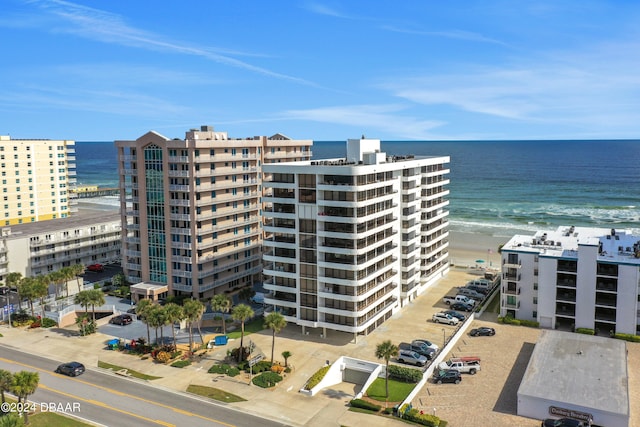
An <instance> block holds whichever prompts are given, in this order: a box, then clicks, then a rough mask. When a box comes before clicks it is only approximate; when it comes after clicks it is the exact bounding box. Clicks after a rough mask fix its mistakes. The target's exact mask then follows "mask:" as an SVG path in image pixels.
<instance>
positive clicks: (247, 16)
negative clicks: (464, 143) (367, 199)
mask: <svg viewBox="0 0 640 427" xmlns="http://www.w3.org/2000/svg"><path fill="white" fill-rule="evenodd" d="M0 40H2V43H0V54H1V57H2V66H1V67H0V82H1V83H0V134H3V135H7V134H9V135H11V136H12V137H13V138H52V139H73V140H78V141H93V140H101V141H109V140H115V139H136V138H138V137H139V136H141V135H143V134H144V133H146V132H147V131H149V130H155V131H157V132H159V133H161V134H163V135H165V136H167V137H170V138H174V137H179V138H182V137H184V132H185V131H186V130H188V129H189V128H193V127H199V126H200V125H203V124H207V125H213V126H214V127H215V129H216V130H220V131H227V132H229V135H230V136H231V137H247V136H253V135H272V134H275V133H277V132H280V133H283V134H285V135H288V136H290V137H292V138H298V139H307V138H308V139H314V140H346V139H347V138H354V137H359V136H360V135H362V134H365V135H367V137H370V138H379V139H383V140H422V139H425V140H429V139H436V140H457V139H464V140H474V139H506V140H508V139H587V138H588V139H607V138H640V132H639V131H640V71H639V70H640V2H637V1H632V0H610V1H590V0H575V1H572V0H566V1H557V0H549V1H529V2H527V1H512V0H504V1H500V0H477V1H475V0H460V1H455V2H444V1H436V0H432V1H427V0H403V1H396V2H392V1H378V0H367V1H364V0H350V1H347V0H343V1H336V0H330V1H264V0H253V1H235V2H231V1H223V0H217V1H214V0H210V1H204V0H203V1H195V0H193V1H189V0H185V1H182V2H177V1H157V0H154V1H147V0H135V1H60V0H24V1H20V0H3V2H2V14H1V15H0Z"/></svg>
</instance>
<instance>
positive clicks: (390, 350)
mask: <svg viewBox="0 0 640 427" xmlns="http://www.w3.org/2000/svg"><path fill="white" fill-rule="evenodd" d="M398 351H399V349H398V346H396V345H395V344H393V343H392V342H391V340H386V341H383V342H381V343H380V344H378V345H377V346H376V357H377V358H378V359H384V361H385V364H386V369H385V377H384V386H385V393H386V395H385V397H389V359H391V358H392V357H394V356H397V355H398Z"/></svg>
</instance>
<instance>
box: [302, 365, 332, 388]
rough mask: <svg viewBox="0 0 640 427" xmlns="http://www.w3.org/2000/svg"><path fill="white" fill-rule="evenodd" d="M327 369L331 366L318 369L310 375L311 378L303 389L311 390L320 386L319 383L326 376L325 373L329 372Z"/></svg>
mask: <svg viewBox="0 0 640 427" xmlns="http://www.w3.org/2000/svg"><path fill="white" fill-rule="evenodd" d="M329 368H331V365H327V366H323V367H322V368H320V369H318V371H317V372H316V373H315V374H313V375H311V378H309V381H307V384H306V385H305V386H304V389H305V390H311V389H312V388H314V387H315V386H317V385H318V384H320V381H322V379H323V378H324V376H325V375H327V372H329Z"/></svg>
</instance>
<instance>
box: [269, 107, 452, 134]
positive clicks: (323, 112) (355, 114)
mask: <svg viewBox="0 0 640 427" xmlns="http://www.w3.org/2000/svg"><path fill="white" fill-rule="evenodd" d="M404 109H405V107H404V106H400V105H349V106H335V107H325V108H311V109H306V110H289V111H284V112H282V113H281V114H280V115H279V118H280V119H282V120H309V121H314V122H321V123H333V124H340V125H349V126H351V127H355V128H360V129H362V132H360V133H363V132H364V133H372V132H371V131H381V132H386V133H389V134H390V135H396V136H397V137H398V138H409V139H428V138H433V135H432V134H431V133H430V131H431V130H432V129H434V128H437V127H438V126H441V125H443V124H444V123H442V122H438V121H433V120H422V119H418V118H416V117H411V116H403V115H401V114H398V113H400V112H401V111H403V110H404Z"/></svg>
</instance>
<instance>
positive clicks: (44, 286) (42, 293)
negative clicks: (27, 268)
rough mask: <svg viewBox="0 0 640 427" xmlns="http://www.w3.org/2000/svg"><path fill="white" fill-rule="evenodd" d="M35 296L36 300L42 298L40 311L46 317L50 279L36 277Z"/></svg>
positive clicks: (34, 284)
mask: <svg viewBox="0 0 640 427" xmlns="http://www.w3.org/2000/svg"><path fill="white" fill-rule="evenodd" d="M33 294H34V296H35V297H36V298H40V309H41V310H42V317H44V299H45V297H47V296H49V279H48V278H47V276H42V275H40V276H36V277H35V278H34V283H33Z"/></svg>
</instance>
